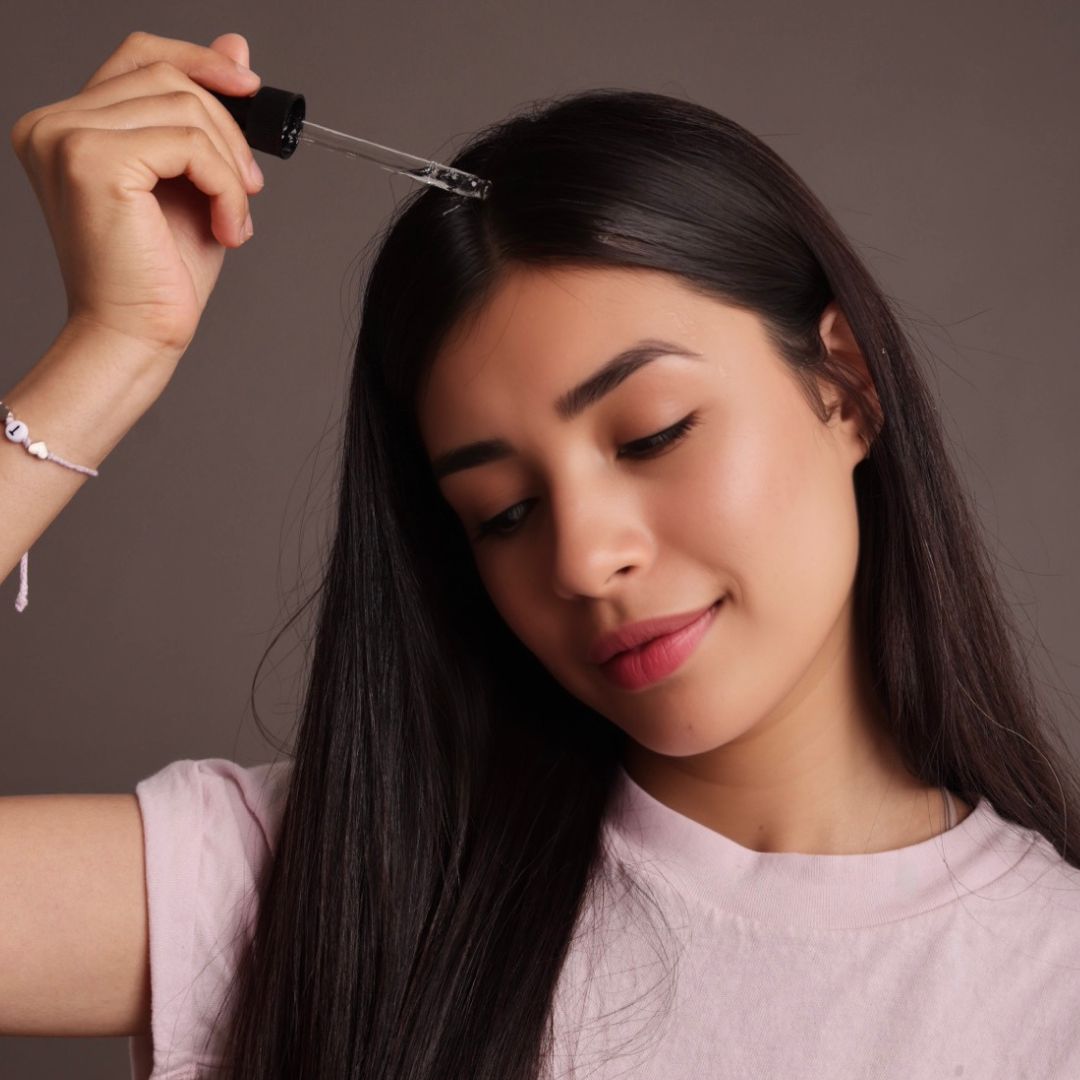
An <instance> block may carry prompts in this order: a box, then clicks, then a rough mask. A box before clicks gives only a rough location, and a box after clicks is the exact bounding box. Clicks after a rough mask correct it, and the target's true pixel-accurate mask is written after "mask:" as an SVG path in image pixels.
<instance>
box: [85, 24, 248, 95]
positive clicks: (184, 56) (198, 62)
mask: <svg viewBox="0 0 1080 1080" xmlns="http://www.w3.org/2000/svg"><path fill="white" fill-rule="evenodd" d="M225 36H227V35H222V37H225ZM228 36H230V37H231V36H232V35H228ZM239 36H240V35H239V34H237V35H236V37H239ZM218 40H221V39H220V38H219V39H218ZM244 45H245V48H246V46H247V42H244ZM159 60H166V61H168V62H169V63H170V64H172V65H173V67H175V68H177V69H178V70H180V71H182V72H184V74H185V75H187V76H189V77H190V78H193V79H198V80H199V81H200V82H207V83H209V84H211V85H212V86H213V88H214V89H215V90H220V91H221V92H222V93H225V94H237V95H239V94H251V93H254V91H255V89H256V87H257V86H258V85H259V78H258V76H257V75H255V74H254V72H251V73H249V74H247V75H245V74H244V68H243V67H242V66H241V65H239V64H237V63H236V62H235V61H234V60H231V59H230V58H229V57H228V56H225V55H224V54H223V53H221V52H219V51H218V50H217V49H209V48H206V47H205V46H203V45H196V44H195V43H194V42H191V41H181V40H180V39H178V38H167V37H159V36H158V35H157V34H148V33H146V32H145V31H143V30H135V31H132V33H130V34H128V36H127V37H126V38H124V40H123V41H122V42H121V43H120V45H119V47H118V48H117V49H116V51H115V52H113V54H112V55H111V56H110V57H109V58H108V59H107V60H106V61H105V63H104V64H102V65H101V67H99V68H98V69H97V71H95V72H94V74H93V75H91V76H90V78H89V80H88V81H87V82H86V84H85V85H84V86H83V89H84V90H86V89H89V88H90V87H92V86H96V85H97V84H98V83H99V82H104V81H105V80H106V79H112V78H114V77H115V76H117V75H124V74H126V73H127V72H129V71H134V70H135V69H136V68H140V67H147V66H148V65H150V64H153V63H156V62H157V61H159Z"/></svg>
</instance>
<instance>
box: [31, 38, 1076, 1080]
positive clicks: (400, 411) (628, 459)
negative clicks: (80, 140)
mask: <svg viewBox="0 0 1080 1080" xmlns="http://www.w3.org/2000/svg"><path fill="white" fill-rule="evenodd" d="M180 44H181V43H170V42H168V39H146V38H143V39H141V41H140V49H141V50H142V55H141V57H140V63H142V64H145V63H146V61H147V58H148V57H151V56H159V57H169V58H170V62H172V63H173V64H174V65H178V66H182V64H183V63H187V64H188V65H189V66H188V68H187V69H186V70H189V71H194V70H195V68H196V67H197V63H196V59H197V61H198V64H203V65H204V67H203V68H202V69H200V70H201V71H203V72H205V71H207V70H210V69H209V68H207V67H205V65H206V64H207V63H208V61H207V58H206V57H205V56H204V55H203V54H205V53H206V52H207V51H208V50H199V52H198V54H197V57H196V54H194V53H191V52H190V51H184V50H181V49H180V48H179V45H180ZM193 48H195V47H193V46H188V45H186V44H184V49H185V50H191V49H193ZM209 51H217V52H219V53H221V54H222V55H225V54H228V55H230V56H231V57H232V58H233V59H236V60H239V61H241V62H246V60H247V49H246V43H243V39H238V36H237V35H227V36H225V37H224V38H221V39H218V41H217V42H215V43H214V45H213V46H212V49H211V50H209ZM171 77H172V76H171V75H170V78H171ZM189 77H190V78H191V79H192V81H193V83H201V81H202V80H201V79H196V78H195V76H194V75H192V76H189ZM204 78H205V82H206V85H209V86H211V87H212V88H214V89H227V86H226V85H225V84H224V83H223V82H218V81H216V80H215V77H214V75H213V74H211V75H206V76H204ZM132 89H133V91H134V87H133V88H132ZM143 92H144V93H146V92H147V91H143ZM146 107H147V108H149V104H147V106H146ZM213 121H214V123H215V124H218V123H220V124H221V128H220V131H228V137H229V139H230V140H231V139H234V138H235V135H236V132H235V131H233V130H231V129H230V128H228V125H226V124H225V123H224V121H220V120H219V119H218V117H217V114H216V113H214V114H213ZM230 145H231V144H230ZM452 164H453V165H455V166H456V167H458V168H461V169H464V170H466V171H468V172H472V173H475V174H476V175H479V176H481V177H483V178H484V179H487V180H489V181H491V183H492V189H491V193H490V195H489V196H488V198H486V199H485V200H476V199H470V198H466V197H458V196H453V195H449V194H447V193H446V192H443V191H440V190H436V189H430V188H428V189H418V190H417V191H416V192H414V193H413V194H412V196H411V197H410V198H409V199H408V200H407V201H406V204H405V205H404V206H403V207H402V209H401V211H400V213H398V214H397V216H396V217H395V220H394V221H393V223H392V224H391V227H390V228H389V229H388V230H387V233H386V235H385V237H384V238H383V241H382V245H381V247H380V249H379V251H378V254H377V257H376V259H375V261H374V264H373V266H372V269H371V272H370V276H369V279H368V281H367V284H366V288H365V291H364V295H363V298H362V311H361V326H360V331H359V338H358V342H357V347H356V364H355V368H354V373H353V380H352V385H351V389H350V395H349V402H348V418H347V425H346V429H345V430H346V437H345V440H344V446H343V449H342V471H341V487H340V495H339V512H338V528H337V533H336V536H335V540H334V544H333V548H332V551H331V554H330V559H329V564H328V566H327V568H326V571H325V579H324V580H323V582H322V584H321V586H320V588H319V590H318V592H317V596H318V599H319V609H318V630H317V635H316V642H315V649H314V654H313V660H312V668H311V672H310V680H309V685H308V688H307V695H306V700H305V704H304V710H303V717H302V721H301V724H300V729H299V732H298V735H297V740H296V748H295V752H294V754H293V757H292V760H290V761H285V762H279V763H275V764H273V765H263V766H257V767H254V768H251V769H245V768H242V767H240V766H238V765H236V764H235V763H232V762H228V761H225V760H223V759H206V760H202V761H181V762H174V763H172V764H170V765H168V766H167V767H166V768H165V769H163V770H161V771H160V772H159V773H157V774H155V775H154V776H152V777H148V778H147V779H146V780H143V781H142V782H141V783H140V784H139V786H138V788H137V796H138V799H139V810H140V812H141V815H142V821H143V824H144V827H145V837H146V840H145V842H146V848H145V854H146V866H145V871H146V881H147V888H148V902H149V914H150V938H149V946H148V948H149V957H150V975H151V979H152V980H153V985H154V1017H153V1021H152V1027H151V1033H152V1036H153V1045H152V1046H151V1045H150V1043H149V1042H148V1041H147V1040H146V1037H145V1034H143V1035H142V1036H141V1038H140V1039H136V1040H134V1041H133V1044H132V1054H133V1058H132V1061H133V1068H134V1070H135V1073H136V1075H137V1076H139V1075H143V1076H145V1075H148V1074H149V1070H150V1068H151V1067H152V1068H153V1075H154V1076H158V1075H160V1076H165V1075H169V1076H170V1077H171V1076H178V1077H180V1076H182V1077H188V1076H191V1077H196V1076H197V1077H203V1076H211V1075H228V1076H232V1077H236V1078H249V1077H250V1078H255V1077H268V1076H281V1077H286V1076H288V1077H299V1076H305V1077H306V1076H318V1077H339V1076H340V1077H346V1076H354V1077H365V1078H368V1077H372V1078H373V1077H380V1078H382V1077H385V1078H399V1077H400V1078H404V1077H490V1078H492V1080H495V1078H498V1080H503V1078H509V1077H521V1078H525V1077H534V1076H541V1075H544V1076H553V1077H554V1076H571V1075H573V1076H586V1075H588V1076H590V1077H593V1076H602V1077H614V1076H634V1077H642V1078H645V1077H647V1078H650V1080H654V1078H667V1077H680V1078H683V1077H699V1076H708V1077H727V1076H732V1077H734V1076H739V1077H743V1076H781V1075H783V1076H796V1075H797V1076H815V1077H817V1076H830V1077H846V1076H851V1077H856V1076H859V1077H861V1076H867V1075H882V1076H884V1075H890V1076H892V1075H895V1076H904V1077H923V1076H926V1077H930V1076H934V1077H937V1076H941V1075H960V1074H961V1073H963V1074H964V1075H980V1076H982V1075H990V1074H991V1072H992V1071H993V1073H994V1074H995V1075H1010V1076H1012V1075H1019V1072H1020V1070H1021V1068H1025V1069H1028V1070H1029V1071H1030V1074H1031V1075H1067V1074H1069V1072H1070V1068H1069V1067H1070V1066H1071V1069H1072V1071H1073V1072H1078V1071H1080V1036H1078V1035H1077V1034H1076V1033H1075V1025H1074V1024H1073V1023H1072V1022H1071V1017H1072V1013H1073V1003H1074V1002H1075V1000H1076V998H1075V990H1076V987H1077V979H1076V975H1075V970H1076V965H1077V962H1078V960H1080V956H1078V949H1077V945H1076V941H1077V933H1076V931H1077V929H1080V901H1078V899H1077V896H1078V894H1077V893H1076V885H1077V875H1076V869H1075V868H1076V867H1077V865H1078V862H1077V855H1078V838H1077V832H1076V826H1075V825H1074V824H1073V821H1075V818H1076V809H1077V807H1078V805H1080V803H1078V801H1077V792H1076V779H1075V773H1074V772H1071V771H1070V770H1069V768H1068V767H1067V762H1066V759H1065V755H1064V753H1063V752H1062V751H1061V750H1060V748H1055V746H1054V745H1053V742H1054V740H1053V728H1052V725H1051V724H1050V723H1049V721H1048V719H1047V717H1046V716H1045V714H1044V712H1043V711H1042V707H1041V706H1040V704H1039V703H1038V702H1037V700H1036V697H1035V694H1034V691H1033V688H1032V684H1031V680H1030V676H1029V673H1028V672H1027V670H1026V669H1025V666H1024V661H1023V658H1022V656H1021V654H1020V651H1019V649H1018V648H1017V645H1016V643H1015V640H1014V631H1013V629H1012V626H1011V623H1010V619H1009V613H1008V608H1007V605H1006V603H1005V602H1004V600H1003V598H1002V596H1001V593H1000V591H999V588H998V585H997V583H996V581H995V579H994V574H993V571H992V568H991V565H990V563H989V560H988V558H987V554H986V550H985V548H984V546H983V542H982V539H981V537H980V536H979V532H978V528H977V524H976V520H975V517H974V515H973V514H972V512H971V510H970V508H969V506H968V504H967V502H966V500H965V498H964V496H963V493H962V489H961V486H960V484H959V483H958V480H957V478H956V475H955V472H954V470H953V467H952V465H951V463H950V461H949V458H948V456H947V454H946V452H945V449H944V446H943V440H942V436H941V428H940V424H939V420H938V417H937V413H936V411H935V408H934V405H933V401H932V397H931V395H930V393H929V392H928V390H927V388H926V384H925V382H924V380H923V377H922V376H921V374H920V373H919V370H918V368H917V365H916V363H915V360H914V358H913V354H912V349H911V346H910V343H909V341H908V339H907V337H906V335H905V333H904V331H903V329H902V328H901V326H900V324H899V322H898V320H897V318H896V316H895V314H894V313H893V311H892V310H891V308H890V305H889V303H888V302H887V300H886V298H885V297H884V296H883V294H882V292H881V290H880V288H879V286H878V285H877V284H876V283H875V282H874V280H873V279H872V277H871V276H870V274H869V272H868V271H867V270H866V268H865V267H864V266H863V265H862V264H861V262H860V261H859V259H858V258H857V256H856V254H855V253H854V251H853V250H852V247H851V245H850V244H849V242H848V241H847V240H846V239H845V238H844V237H843V235H842V234H841V232H840V230H839V228H838V227H837V225H836V224H835V222H834V221H833V220H832V218H831V217H830V216H829V214H828V212H827V210H826V209H825V208H824V207H823V206H822V205H821V203H820V202H819V201H818V200H817V199H816V198H815V197H814V196H813V194H812V193H811V192H810V191H809V190H808V189H807V188H806V186H805V184H804V183H803V182H802V181H801V180H800V179H799V178H798V177H797V176H796V175H795V174H794V173H793V172H792V171H791V169H790V168H789V167H788V166H787V165H786V164H784V162H782V161H781V160H780V159H779V158H778V157H777V155H776V154H775V153H774V152H773V151H771V150H770V149H769V148H768V147H767V146H766V145H765V144H763V143H762V142H761V141H760V140H758V139H757V138H755V137H754V136H753V135H751V134H750V133H749V132H747V131H746V130H745V129H743V128H741V127H740V126H739V125H737V124H735V123H734V122H732V121H730V120H727V119H725V118H723V117H721V116H719V115H717V114H716V113H715V112H712V111H711V110H709V109H707V108H705V107H703V106H699V105H695V104H691V103H688V102H684V101H679V100H677V99H673V98H669V97H665V96H663V95H657V94H649V93H641V92H626V91H594V92H589V93H584V94H580V95H575V96H572V97H568V98H565V99H562V100H559V101H555V102H552V103H549V104H547V105H545V106H544V107H542V108H537V109H535V110H532V111H530V112H526V113H523V114H522V115H519V116H516V117H513V118H510V119H509V120H507V121H505V122H503V123H500V124H496V125H494V126H493V127H491V128H490V129H489V130H487V131H484V132H482V133H480V134H479V135H477V136H476V137H475V138H474V139H473V140H472V141H471V142H470V144H469V145H468V146H467V147H466V148H465V149H464V150H463V151H462V152H461V153H460V154H459V155H458V156H457V157H456V158H455V160H454V161H453V163H452ZM192 179H193V180H194V182H195V183H196V184H198V183H199V178H198V176H194V177H193V178H192ZM200 186H201V188H202V190H203V191H205V192H206V193H207V194H214V192H213V191H211V190H210V189H209V188H208V187H207V186H205V185H200ZM237 216H238V217H239V215H237ZM223 231H224V230H223ZM220 238H221V242H222V243H223V244H233V243H235V242H236V240H235V238H234V237H233V236H232V235H231V234H230V235H229V236H228V237H227V238H226V237H225V236H224V235H222V236H221V237H220ZM109 310H110V311H112V309H109ZM98 321H101V322H103V321H106V320H105V319H104V318H100V319H99V320H98ZM111 328H112V329H114V330H116V329H120V328H119V327H117V326H115V325H114V326H112V327H111ZM124 330H125V332H126V333H128V334H129V336H140V334H141V335H142V336H143V338H144V339H149V338H152V337H153V334H152V333H151V332H150V331H149V330H148V329H147V328H145V327H144V329H143V330H142V331H140V334H132V332H131V330H130V327H125V328H124ZM192 332H193V328H192ZM166 336H167V338H168V341H167V342H166V341H164V340H162V339H163V338H165V337H166ZM162 339H159V338H154V341H155V343H156V344H159V345H165V344H172V345H173V346H174V351H175V348H178V347H179V346H178V345H177V344H176V343H177V342H180V343H182V344H183V345H186V341H187V340H190V338H186V339H185V335H184V334H182V333H174V334H169V335H162ZM181 351H182V349H181ZM170 373H171V372H170ZM16 411H17V410H16ZM43 412H44V410H43ZM41 423H42V424H43V425H44V424H45V423H46V421H45V420H44V419H43V420H42V421H41ZM654 620H660V621H659V622H657V621H654ZM642 623H644V625H640V624H642ZM658 634H659V635H660V636H657V635H658ZM196 898H197V904H194V901H195V900H196ZM256 899H257V901H258V902H257V904H255V903H254V902H252V903H250V904H248V901H249V900H250V901H254V900H256ZM193 904H194V911H193ZM151 1057H152V1061H151Z"/></svg>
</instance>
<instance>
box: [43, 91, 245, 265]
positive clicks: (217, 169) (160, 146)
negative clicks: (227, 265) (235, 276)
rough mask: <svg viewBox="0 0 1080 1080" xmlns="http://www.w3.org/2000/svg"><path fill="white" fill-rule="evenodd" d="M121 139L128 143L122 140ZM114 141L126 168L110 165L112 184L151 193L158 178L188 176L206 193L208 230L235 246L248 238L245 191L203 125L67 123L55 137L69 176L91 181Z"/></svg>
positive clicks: (113, 148) (122, 105)
mask: <svg viewBox="0 0 1080 1080" xmlns="http://www.w3.org/2000/svg"><path fill="white" fill-rule="evenodd" d="M130 104H131V103H130V102H122V103H118V104H117V105H114V106H109V108H113V109H117V110H120V109H123V108H125V107H128V106H130ZM72 115H74V114H72V113H68V114H66V117H67V118H68V119H70V117H71V116H72ZM159 115H160V114H159ZM45 122H46V123H48V121H47V120H46V121H45ZM38 126H39V127H40V126H41V125H38ZM125 142H127V143H128V144H129V145H127V146H124V145H123V144H124V143H125ZM118 146H119V147H122V150H121V151H120V152H119V153H120V157H121V160H122V162H123V164H124V166H125V169H124V170H123V172H122V174H121V175H120V176H119V177H117V176H116V175H115V170H113V171H112V173H111V175H110V176H109V179H108V182H109V183H110V184H115V183H117V182H119V183H120V184H121V185H122V186H123V187H125V188H127V189H128V190H129V191H131V192H139V191H142V192H145V193H146V197H147V198H151V199H152V198H153V195H152V194H151V193H152V191H153V189H154V187H155V186H156V185H157V183H158V180H159V179H166V178H171V177H176V176H186V177H188V179H189V180H190V181H191V182H192V184H194V185H195V187H197V188H198V189H199V190H200V191H202V192H204V193H205V194H206V195H208V196H209V197H210V224H211V230H212V231H213V233H214V235H215V236H216V237H217V239H218V241H219V242H220V243H222V244H223V245H225V246H226V247H239V246H240V245H241V244H242V243H244V241H245V240H246V239H247V234H246V232H245V229H244V223H245V221H246V219H247V217H248V201H247V193H246V192H245V191H244V190H243V188H242V187H241V185H240V183H239V181H238V179H237V177H236V172H235V170H234V169H233V167H232V165H231V164H230V163H229V161H228V160H227V159H226V158H224V157H223V156H222V155H221V153H220V152H219V151H218V149H217V147H216V146H215V145H214V143H213V141H212V140H211V138H210V136H209V135H208V134H207V132H206V129H205V128H203V127H199V126H187V125H178V126H171V125H164V124H155V125H154V126H153V127H145V128H119V129H116V130H108V131H106V130H102V129H101V128H97V127H71V126H70V124H68V125H67V129H66V130H65V131H64V132H63V134H62V135H61V136H60V138H59V139H58V141H57V146H56V153H57V155H58V164H59V165H60V167H61V168H62V169H63V170H64V172H65V173H67V174H68V175H69V176H73V177H82V178H84V182H85V183H89V182H91V181H90V180H89V179H88V178H90V177H92V176H93V175H94V169H95V166H97V167H100V163H101V162H102V160H104V158H105V157H106V155H108V154H113V155H116V154H117V153H118V151H117V147H118Z"/></svg>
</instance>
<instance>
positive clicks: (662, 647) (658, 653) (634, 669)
mask: <svg viewBox="0 0 1080 1080" xmlns="http://www.w3.org/2000/svg"><path fill="white" fill-rule="evenodd" d="M723 601H724V598H723V597H721V598H720V599H719V600H717V602H716V603H715V604H713V606H712V607H710V608H709V609H708V610H707V611H705V612H704V613H703V614H702V615H700V616H699V617H698V618H697V619H695V620H694V621H693V622H692V623H689V624H688V625H687V626H684V627H683V628H682V629H681V630H675V631H673V632H672V633H670V634H663V635H661V636H660V637H656V638H653V639H652V641H649V642H646V643H645V644H644V645H638V646H637V647H635V648H633V649H627V650H626V651H625V652H620V653H616V654H615V655H614V656H613V657H612V658H611V659H610V660H607V661H605V662H604V663H603V664H601V665H600V670H601V671H602V672H603V673H604V674H605V675H606V676H607V678H608V679H610V680H611V681H612V682H613V683H615V684H616V685H617V686H619V687H621V688H622V689H624V690H640V689H642V688H643V687H646V686H649V685H651V684H652V683H654V682H657V681H658V680H659V679H662V678H664V677H665V676H667V675H670V674H671V673H672V672H673V671H675V670H677V669H678V668H679V667H680V666H681V665H682V664H683V662H684V661H685V660H686V659H687V657H689V655H690V654H691V653H692V652H693V651H694V649H695V648H696V647H697V644H698V642H699V641H700V640H701V639H702V638H703V637H704V636H705V632H706V631H707V630H708V629H709V627H710V626H711V625H712V623H713V620H714V619H715V618H716V616H717V613H718V612H719V610H720V607H721V605H722V604H723Z"/></svg>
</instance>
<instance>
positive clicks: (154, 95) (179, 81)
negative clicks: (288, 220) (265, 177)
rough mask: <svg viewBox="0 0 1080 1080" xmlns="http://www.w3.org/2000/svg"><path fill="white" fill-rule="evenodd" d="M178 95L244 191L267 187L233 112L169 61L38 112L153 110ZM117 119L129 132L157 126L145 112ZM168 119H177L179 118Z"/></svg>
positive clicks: (127, 113) (116, 77)
mask: <svg viewBox="0 0 1080 1080" xmlns="http://www.w3.org/2000/svg"><path fill="white" fill-rule="evenodd" d="M205 51H210V50H205ZM222 59H224V57H223V58H222ZM229 62H230V63H231V61H229ZM168 88H171V94H170V93H165V94H163V93H162V91H164V90H167V89H168ZM174 96H175V100H176V101H177V102H180V103H182V105H183V107H184V108H186V109H188V110H189V112H188V114H187V115H188V117H189V119H188V120H187V123H191V124H199V125H205V126H206V128H207V134H208V135H209V136H210V137H211V138H212V139H213V140H214V142H215V144H216V145H217V146H218V148H219V149H220V150H221V151H222V154H223V155H224V156H225V157H226V158H227V159H228V160H229V161H230V162H232V163H233V166H234V168H235V169H236V173H237V176H238V177H240V178H241V182H242V183H243V184H244V186H245V188H246V189H247V190H248V191H250V192H252V193H254V192H256V191H259V190H260V189H261V188H262V186H263V183H262V179H261V177H260V176H259V174H258V173H257V172H255V171H253V166H254V165H255V156H254V154H253V153H252V150H251V147H250V146H248V144H247V140H246V139H245V138H244V133H243V132H242V131H241V130H240V127H239V125H238V124H237V123H236V121H235V120H234V119H233V118H232V116H231V115H230V114H229V110H228V109H226V108H225V106H224V105H222V104H221V102H220V101H218V99H217V98H216V97H214V95H213V94H211V93H209V91H207V90H205V89H204V88H203V87H201V86H200V85H199V84H198V83H196V82H195V81H194V80H192V79H191V78H189V77H188V76H187V75H185V74H184V73H183V72H182V71H179V70H178V69H177V68H176V67H174V66H173V65H172V64H171V63H169V62H168V61H166V60H157V61H154V62H152V63H150V64H147V65H146V66H145V67H139V68H136V69H134V70H131V71H128V72H125V73H124V74H120V75H114V76H112V77H111V78H108V79H106V80H104V81H101V82H98V83H96V84H95V85H94V86H93V87H92V88H91V89H89V90H83V91H82V92H80V93H79V94H78V95H77V96H76V97H75V98H69V99H68V100H67V101H64V102H58V103H57V104H56V105H52V106H48V107H47V108H46V109H43V110H36V112H37V113H38V114H39V115H40V114H42V113H45V112H52V111H60V110H62V109H63V108H64V106H65V105H74V106H76V108H77V110H79V111H82V110H93V109H97V108H104V107H106V106H109V105H113V104H115V103H118V102H121V101H125V100H130V101H139V100H143V101H151V100H152V101H153V102H154V105H157V104H158V103H159V102H160V101H161V100H162V99H168V98H170V97H174ZM183 99H188V100H183ZM152 107H153V106H151V108H152ZM113 115H115V116H118V117H120V116H122V117H124V118H125V120H126V121H127V122H126V123H125V124H124V125H123V126H127V127H132V126H134V127H146V126H149V125H152V124H153V123H154V118H153V114H152V113H151V112H149V111H147V110H146V109H145V108H144V109H143V110H142V111H141V112H131V111H123V110H121V111H120V112H117V113H114V114H113ZM170 115H175V113H171V114H170ZM107 126H109V127H112V126H113V124H112V123H111V122H110V123H108V124H107ZM256 168H257V167H256Z"/></svg>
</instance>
